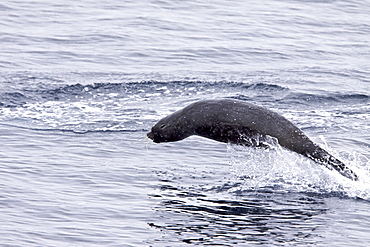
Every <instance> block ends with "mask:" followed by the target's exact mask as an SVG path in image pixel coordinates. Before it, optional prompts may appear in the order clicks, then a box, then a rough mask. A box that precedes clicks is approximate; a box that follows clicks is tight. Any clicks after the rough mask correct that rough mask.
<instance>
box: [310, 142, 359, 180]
mask: <svg viewBox="0 0 370 247" xmlns="http://www.w3.org/2000/svg"><path fill="white" fill-rule="evenodd" d="M315 146H316V148H315V151H314V152H313V153H305V154H304V155H305V156H306V157H308V158H310V159H312V160H313V161H315V162H316V163H318V164H321V165H324V166H326V167H327V168H329V169H330V170H332V169H334V170H336V171H338V172H339V173H340V174H341V175H342V176H344V177H346V178H349V179H351V180H354V181H358V176H357V175H356V173H355V172H354V171H352V170H351V169H350V168H348V167H347V166H346V165H345V164H344V163H343V162H342V161H340V160H338V159H337V158H335V157H334V156H332V155H331V154H329V153H328V152H327V151H325V150H324V149H322V148H320V147H319V146H317V145H315Z"/></svg>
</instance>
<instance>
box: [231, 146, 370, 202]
mask: <svg viewBox="0 0 370 247" xmlns="http://www.w3.org/2000/svg"><path fill="white" fill-rule="evenodd" d="M227 150H228V153H229V155H230V157H231V160H230V163H231V172H232V174H233V180H234V182H235V183H238V184H240V186H237V187H234V188H232V191H235V192H236V191H239V192H240V191H247V190H248V191H249V190H258V189H262V188H274V190H279V191H286V192H314V193H320V194H338V195H342V196H347V197H351V198H360V199H365V200H370V160H369V159H368V158H366V157H365V156H364V155H361V154H358V153H356V152H352V153H349V152H346V153H345V152H342V153H334V152H332V153H334V155H335V156H337V157H338V158H339V159H341V160H342V161H343V162H344V163H345V164H349V166H350V167H351V169H353V170H354V171H355V172H356V173H357V174H358V175H359V181H352V180H349V179H347V178H345V177H343V176H341V175H340V174H339V173H337V172H336V171H332V170H329V169H327V168H326V167H324V166H321V165H318V164H316V163H314V162H313V161H311V160H309V159H307V158H305V157H303V156H300V155H298V154H295V153H293V152H290V151H288V150H285V149H283V148H281V147H280V146H278V145H276V146H274V147H273V148H269V149H256V148H250V147H244V146H237V145H230V144H229V145H228V146H227ZM330 151H332V150H330Z"/></svg>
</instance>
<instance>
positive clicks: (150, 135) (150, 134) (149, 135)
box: [146, 132, 154, 140]
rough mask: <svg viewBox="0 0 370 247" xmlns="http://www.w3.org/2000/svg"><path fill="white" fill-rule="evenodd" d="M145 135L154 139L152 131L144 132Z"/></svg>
mask: <svg viewBox="0 0 370 247" xmlns="http://www.w3.org/2000/svg"><path fill="white" fill-rule="evenodd" d="M146 136H147V137H148V138H150V139H152V140H154V135H153V132H148V134H146Z"/></svg>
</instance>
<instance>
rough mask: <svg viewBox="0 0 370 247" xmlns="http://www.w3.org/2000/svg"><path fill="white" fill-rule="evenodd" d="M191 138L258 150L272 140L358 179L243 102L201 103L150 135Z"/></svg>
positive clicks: (276, 118)
mask: <svg viewBox="0 0 370 247" xmlns="http://www.w3.org/2000/svg"><path fill="white" fill-rule="evenodd" d="M191 135H198V136H202V137H206V138H210V139H213V140H216V141H220V142H226V143H234V144H240V145H247V146H257V147H258V146H266V140H268V139H269V138H271V137H272V138H276V140H277V142H278V143H279V145H281V146H282V147H284V148H287V149H289V150H292V151H294V152H296V153H299V154H301V155H304V156H306V157H308V158H310V159H312V160H314V161H315V162H317V163H319V164H322V165H325V166H326V167H328V168H329V169H332V168H334V169H335V170H337V171H338V172H339V173H340V174H342V175H343V176H345V177H347V178H350V179H352V180H357V179H358V177H357V175H356V174H355V173H354V172H353V171H352V170H350V169H349V168H348V167H347V166H346V165H345V164H343V163H342V162H341V161H340V160H338V159H336V158H335V157H333V156H332V155H331V154H329V153H328V152H327V151H325V150H324V149H322V148H321V147H319V146H318V145H317V144H315V143H314V142H312V141H311V140H310V139H309V138H308V137H307V136H306V135H305V134H304V133H303V131H302V130H300V129H299V128H298V127H296V126H295V125H294V124H292V123H291V122H290V121H289V120H287V119H286V118H284V117H283V116H281V115H279V114H278V113H276V112H273V111H271V110H268V109H266V108H264V107H261V106H257V105H253V104H250V103H247V102H244V101H239V100H233V99H220V100H202V101H198V102H195V103H193V104H190V105H188V106H187V107H185V108H183V109H181V110H179V111H177V112H175V113H173V114H171V115H169V116H167V117H165V118H163V119H161V120H160V121H159V122H158V123H157V124H156V125H154V126H153V128H152V131H151V132H149V133H148V137H149V138H150V139H152V140H153V141H154V142H156V143H160V142H173V141H179V140H182V139H185V138H187V137H189V136H191Z"/></svg>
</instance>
